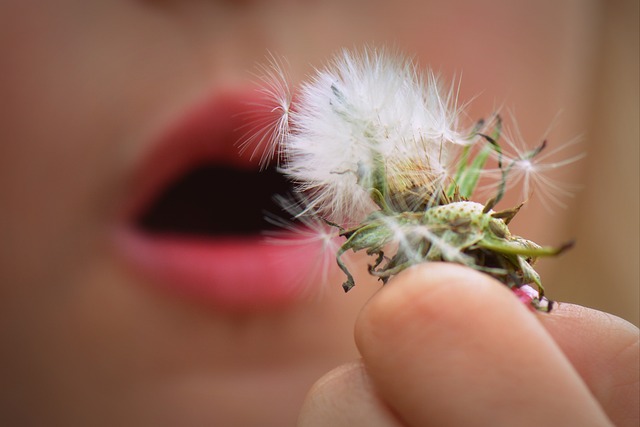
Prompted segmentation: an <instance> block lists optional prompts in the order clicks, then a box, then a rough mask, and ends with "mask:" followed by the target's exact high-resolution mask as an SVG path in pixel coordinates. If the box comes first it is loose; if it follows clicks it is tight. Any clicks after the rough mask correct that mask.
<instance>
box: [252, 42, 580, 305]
mask: <svg viewBox="0 0 640 427" xmlns="http://www.w3.org/2000/svg"><path fill="white" fill-rule="evenodd" d="M271 64H272V66H271V67H270V68H267V69H266V71H267V78H268V81H271V83H267V86H266V89H265V92H264V93H266V94H270V95H271V96H272V102H273V103H274V104H275V105H278V106H279V107H278V111H279V112H280V113H281V115H280V116H279V118H278V119H277V120H275V121H274V122H272V127H271V129H270V133H268V135H269V136H264V135H265V134H263V137H262V138H263V142H264V143H265V144H266V145H267V146H268V147H267V148H266V149H265V152H266V153H269V154H267V157H266V158H269V157H274V156H276V155H277V156H278V158H279V161H280V170H281V171H282V172H283V173H284V174H286V175H287V176H288V177H289V178H290V179H291V180H292V181H293V183H294V184H295V188H296V191H297V193H298V200H301V201H302V203H301V205H300V207H299V209H298V210H297V213H296V216H297V217H299V218H303V219H304V220H303V221H306V225H307V226H309V225H310V224H313V227H312V228H315V230H316V232H315V233H316V234H315V236H317V237H320V238H326V239H327V240H326V242H327V243H328V242H335V240H334V239H333V238H331V239H329V238H328V236H329V235H330V233H329V234H327V235H324V234H323V233H317V230H318V228H317V225H318V224H322V225H323V226H324V227H329V228H332V229H333V232H335V233H337V234H339V235H340V236H341V237H342V238H344V239H346V240H344V241H343V243H342V244H341V245H339V247H337V248H335V247H334V248H332V249H331V250H332V251H335V252H334V253H335V254H336V259H337V264H338V266H339V267H340V268H341V270H342V271H343V272H344V274H345V276H346V281H345V282H344V283H343V288H344V290H345V291H348V290H350V289H351V288H352V287H353V286H354V285H355V281H354V278H353V276H352V274H351V272H350V271H349V268H348V267H347V265H346V264H345V262H344V260H343V259H342V257H343V256H344V255H345V254H346V253H348V252H358V251H365V252H366V253H367V255H369V256H371V257H372V262H371V264H370V265H369V273H370V274H372V275H374V276H376V277H378V278H379V280H381V281H382V282H383V283H386V282H387V281H388V280H389V279H390V278H391V277H393V276H394V275H396V274H398V273H400V272H401V271H403V270H404V269H406V268H408V267H410V266H412V265H415V264H417V263H420V262H429V261H446V262H454V263H458V264H463V265H466V266H469V267H471V268H474V269H476V270H479V271H482V272H484V273H487V274H489V275H491V276H492V277H494V278H496V279H498V280H499V281H501V282H502V283H504V284H505V285H507V286H508V287H510V288H511V289H513V290H514V291H518V293H517V295H519V296H522V295H529V294H528V293H526V292H525V290H527V289H529V288H530V287H531V286H530V285H533V286H535V287H536V288H537V290H538V291H537V292H538V296H537V297H535V298H534V297H527V298H526V301H525V302H526V303H527V304H528V305H529V306H531V307H533V308H535V309H538V310H543V311H548V310H549V309H550V308H551V305H550V304H548V301H547V300H546V299H545V298H544V289H543V288H542V283H541V281H540V277H539V276H538V274H537V273H536V271H535V270H534V269H533V264H534V263H535V261H536V259H537V258H538V257H541V256H553V255H557V254H559V253H560V252H562V251H564V250H565V249H567V248H568V247H569V246H570V245H569V244H566V245H562V246H560V247H557V248H554V247H541V246H539V245H537V244H535V243H534V242H531V241H529V240H526V239H524V238H521V237H518V236H514V235H512V234H511V232H510V231H509V228H508V224H509V222H510V221H511V220H512V219H513V218H514V217H515V216H516V215H517V213H518V211H519V208H520V206H517V207H514V208H511V209H506V210H502V211H494V210H493V208H494V207H495V206H496V204H497V203H498V202H499V201H500V199H501V198H502V195H503V193H504V189H505V188H511V187H512V186H513V185H515V184H517V183H520V182H521V183H523V184H524V187H525V191H529V190H530V187H531V185H533V184H536V185H540V184H547V185H548V184H550V183H551V182H550V181H548V180H546V179H545V178H540V175H539V174H537V173H534V172H540V171H543V170H545V169H546V168H552V167H559V166H562V165H564V164H567V163H568V162H560V163H556V164H552V165H545V166H543V163H542V162H541V160H543V158H542V157H538V155H539V154H540V152H541V151H542V148H544V147H538V148H537V149H533V150H529V151H526V152H525V151H517V150H516V154H515V155H511V154H510V153H504V152H503V150H502V148H501V146H500V145H499V139H500V135H501V129H502V121H501V119H500V117H499V116H495V117H494V119H492V120H489V121H488V122H486V123H485V122H483V121H480V122H478V123H477V124H476V125H475V126H470V127H465V126H464V124H463V123H461V122H462V120H461V118H462V115H463V113H464V107H465V105H464V104H462V105H459V104H458V89H459V86H458V88H455V89H454V86H453V85H452V86H449V87H447V86H446V85H444V84H443V83H442V81H441V80H440V79H439V78H438V77H437V76H436V75H435V74H433V73H432V72H427V73H426V74H424V75H423V74H421V73H420V72H419V70H418V68H417V66H416V65H415V64H414V63H413V62H412V61H410V60H408V59H405V58H403V57H402V56H401V55H399V54H394V53H391V52H389V51H386V50H375V49H365V50H363V51H362V52H359V53H358V52H352V51H347V50H345V51H343V52H341V53H340V54H339V55H337V56H336V57H335V58H334V59H333V60H332V61H331V62H330V63H329V64H328V65H327V66H326V67H325V68H322V69H318V70H316V72H315V74H314V75H313V76H312V77H311V78H310V79H309V80H308V81H306V82H305V83H303V84H302V85H301V86H300V88H299V90H298V92H297V96H296V102H295V105H292V104H291V96H290V93H291V92H290V90H289V89H288V88H287V87H286V86H285V84H284V79H283V76H284V73H283V72H280V71H276V70H277V68H276V67H273V64H275V62H274V61H272V63H271ZM273 79H275V82H274V81H273ZM271 111H272V112H273V111H275V110H273V109H272V110H271ZM510 146H511V148H514V146H513V144H510ZM491 156H493V157H495V158H496V159H497V160H498V169H497V171H498V172H499V174H498V177H497V185H496V186H497V188H498V191H497V192H496V194H495V196H494V197H493V198H492V199H491V200H489V201H488V202H486V203H478V202H474V201H471V200H469V198H470V197H471V195H472V194H473V193H474V190H475V189H476V187H477V184H478V180H479V178H480V176H481V175H482V174H483V173H485V172H484V167H485V163H486V162H487V160H488V159H489V158H490V157H491ZM308 221H312V222H308ZM322 236H325V237H322ZM327 247H328V246H327ZM525 286H527V287H528V288H524V287H525ZM531 289H533V288H531ZM522 298H524V297H522Z"/></svg>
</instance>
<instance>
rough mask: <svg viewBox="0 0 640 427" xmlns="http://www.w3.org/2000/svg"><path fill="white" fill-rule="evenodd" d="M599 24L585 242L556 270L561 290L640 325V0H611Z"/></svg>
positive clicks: (580, 235) (580, 221) (583, 208)
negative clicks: (639, 205)
mask: <svg viewBox="0 0 640 427" xmlns="http://www.w3.org/2000/svg"><path fill="white" fill-rule="evenodd" d="M597 6H598V11H597V19H596V21H595V22H594V32H595V34H596V37H594V42H595V43H596V46H595V55H596V58H595V64H594V71H595V75H594V76H593V85H592V90H593V93H592V95H591V99H590V100H589V103H588V107H589V108H588V112H587V114H588V117H587V118H588V127H587V129H586V133H585V143H586V144H585V145H586V149H587V152H588V157H587V158H586V159H585V163H586V165H585V169H584V171H583V175H582V182H583V183H584V189H583V190H582V191H581V192H580V193H579V194H578V197H577V200H576V203H575V204H574V205H573V206H572V209H573V211H575V213H576V214H575V216H574V220H572V221H569V222H568V223H567V225H566V227H567V230H568V231H569V233H570V234H571V235H574V236H576V238H577V241H578V245H577V246H576V248H575V249H574V250H573V251H571V253H569V254H567V255H566V257H565V258H564V259H563V261H562V263H561V265H560V264H558V265H555V266H554V269H553V285H552V289H553V294H554V296H555V297H556V298H558V299H560V300H566V301H572V302H577V303H580V304H584V305H587V306H591V307H597V308H599V309H601V310H605V311H609V312H611V313H615V314H617V315H619V316H621V317H623V318H625V319H627V320H629V321H631V322H633V323H634V324H635V325H638V315H639V314H638V306H639V299H640V297H639V293H638V289H639V287H640V286H639V283H640V277H639V273H638V272H639V269H640V267H639V264H640V255H639V251H638V245H639V243H638V242H639V240H640V235H639V226H638V224H639V222H640V215H639V212H638V199H639V194H640V189H639V184H638V183H639V182H640V176H639V158H640V154H639V150H638V146H639V144H640V132H639V121H640V109H639V107H638V105H639V83H638V82H639V69H638V54H639V53H638V52H639V51H640V46H639V42H638V40H639V30H638V22H639V11H638V1H637V0H612V1H603V2H601V3H600V4H598V5H597Z"/></svg>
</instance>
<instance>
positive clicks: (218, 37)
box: [0, 0, 638, 426]
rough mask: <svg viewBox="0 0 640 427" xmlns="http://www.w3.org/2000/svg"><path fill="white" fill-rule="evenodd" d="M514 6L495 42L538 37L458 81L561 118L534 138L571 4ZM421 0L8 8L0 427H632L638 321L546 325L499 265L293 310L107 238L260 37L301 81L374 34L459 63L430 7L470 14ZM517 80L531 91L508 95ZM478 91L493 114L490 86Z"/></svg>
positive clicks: (240, 73) (571, 317)
mask: <svg viewBox="0 0 640 427" xmlns="http://www.w3.org/2000/svg"><path fill="white" fill-rule="evenodd" d="M512 3H513V2H504V4H497V5H496V11H500V13H499V14H494V13H492V14H490V16H491V18H492V19H497V20H498V21H497V23H498V24H500V25H496V27H495V28H499V29H500V30H495V31H504V34H502V33H499V34H495V37H496V38H498V39H501V38H504V37H505V35H509V34H510V32H511V31H514V29H521V28H524V29H525V30H523V32H522V33H521V34H520V33H518V34H519V36H518V37H519V39H518V40H519V42H518V43H514V44H513V46H511V47H510V45H508V46H504V47H503V48H502V49H497V50H496V52H494V53H493V54H492V66H493V67H495V68H493V69H492V68H486V67H472V66H469V67H468V69H478V73H468V75H469V77H468V78H467V77H466V76H465V79H466V80H465V81H466V82H467V83H468V85H467V86H466V87H467V89H466V90H468V91H469V92H470V94H475V93H479V92H480V91H483V90H484V91H486V92H487V93H491V94H495V96H496V98H498V99H500V97H501V96H503V95H505V93H504V92H501V91H510V90H511V91H515V92H516V97H520V98H519V99H522V100H524V99H526V100H527V102H528V104H527V107H528V108H530V109H531V111H536V112H540V111H543V112H546V113H548V115H547V116H545V115H544V114H539V115H532V116H531V117H530V118H528V119H527V120H526V121H525V123H523V127H524V128H525V131H526V129H527V128H532V129H533V128H535V129H540V128H545V126H546V125H547V124H548V122H549V118H550V117H552V116H553V114H555V111H557V106H556V105H553V104H551V105H550V104H549V99H550V96H549V93H550V92H553V91H554V90H555V89H557V88H558V87H564V86H562V84H563V81H562V80H561V79H560V78H556V73H555V71H557V70H558V69H560V68H561V67H560V66H561V65H562V64H563V63H562V62H561V58H562V55H561V53H559V52H555V51H550V52H549V53H547V54H545V55H546V56H544V58H543V60H541V61H539V65H538V64H534V65H531V64H530V63H529V62H527V61H526V59H527V56H526V52H528V51H532V50H533V51H536V52H538V50H536V49H538V48H540V46H543V45H544V43H548V42H550V41H555V40H556V39H557V37H559V36H560V35H561V34H563V31H564V27H563V26H562V25H559V24H558V25H555V26H554V27H553V28H554V30H552V31H541V29H542V28H546V27H545V26H546V25H547V24H548V23H549V22H550V21H549V20H548V19H547V17H549V16H551V17H553V19H555V20H556V21H554V22H556V23H558V22H560V23H562V22H563V21H562V19H563V17H565V18H566V17H567V16H571V13H570V12H572V11H571V9H570V8H561V7H559V6H553V5H552V4H555V3H556V2H549V3H550V4H549V5H546V6H543V7H541V8H540V9H539V10H535V11H533V12H531V11H525V12H526V13H519V12H518V11H519V9H518V6H509V5H511V4H512ZM394 4H395V3H394ZM424 4H426V3H425V2H419V1H415V2H413V1H408V2H407V3H406V5H404V6H406V7H403V8H398V7H397V6H394V5H392V4H391V3H389V4H387V3H386V2H372V3H370V4H368V6H367V8H366V13H363V11H362V5H361V4H359V3H358V2H355V1H354V2H342V1H340V2H338V1H335V2H325V3H322V5H316V4H314V2H309V3H305V2H290V1H285V0H282V1H275V2H272V3H269V4H267V3H266V2H261V1H243V2H232V1H224V2H223V1H220V2H216V1H204V0H193V1H170V0H164V1H161V0H158V1H150V0H149V1H143V0H139V1H134V0H115V1H106V0H105V1H99V0H95V1H89V2H88V1H86V0H58V1H44V0H42V1H37V0H30V1H17V0H16V1H4V2H0V51H1V52H2V55H0V69H1V70H2V77H1V78H0V93H2V98H3V102H2V103H1V106H0V109H1V110H2V111H1V113H2V114H0V141H1V143H0V206H2V209H0V236H1V238H0V294H1V295H2V297H1V298H0V339H1V341H2V346H1V347H0V376H1V377H2V379H3V387H2V394H1V395H0V424H3V425H26V426H28V425H49V426H57V425H61V426H62V425H64V426H67V425H94V426H100V425H105V426H111V425H235V426H254V425H262V426H282V425H292V424H294V423H295V422H296V419H298V417H300V418H299V420H300V424H302V425H314V423H315V425H340V422H342V423H345V422H349V421H350V420H347V419H346V418H344V417H352V418H354V419H356V418H357V419H356V420H355V421H353V422H352V423H350V424H349V425H357V424H356V422H360V423H361V424H362V425H376V424H375V423H377V424H378V425H425V424H426V425H428V423H431V424H432V425H443V420H444V421H446V424H447V425H457V424H456V423H458V424H460V425H462V424H464V423H466V422H467V421H468V420H469V419H473V420H479V421H483V422H485V421H486V422H487V423H491V424H493V425H495V422H494V421H496V420H497V421H499V422H501V423H503V424H505V425H524V424H523V420H527V419H530V420H537V421H542V422H544V423H545V424H546V425H571V424H573V425H576V423H577V425H590V424H589V423H591V424H593V425H606V423H607V421H606V418H605V414H606V416H608V417H609V418H610V419H611V420H613V421H614V422H616V423H618V424H619V425H625V424H628V425H633V422H634V419H633V417H634V416H635V417H637V402H638V399H637V387H638V386H637V381H638V379H637V366H638V360H637V329H634V328H633V327H631V326H629V325H628V324H627V323H625V322H623V321H621V320H619V319H617V318H614V317H612V316H609V315H605V314H602V313H598V312H594V311H590V310H587V309H582V308H580V307H576V306H570V305H561V306H560V308H559V309H558V311H557V312H555V313H553V314H551V315H550V316H545V317H536V316H534V315H533V314H531V313H529V312H528V311H527V310H526V309H525V308H524V307H522V306H521V305H519V303H518V302H517V301H516V299H515V298H513V297H512V296H511V295H510V294H509V293H508V292H507V291H506V290H504V289H503V288H501V287H500V286H496V285H495V283H493V282H492V281H490V280H489V279H488V278H486V277H484V276H481V275H477V274H475V273H473V272H472V271H468V270H465V269H461V268H452V267H443V266H428V267H427V269H430V270H423V269H422V268H420V269H416V270H412V271H409V272H406V274H405V275H403V276H401V277H399V278H398V280H396V281H395V283H394V285H393V286H389V287H386V288H385V289H383V290H382V292H379V293H377V294H376V295H375V296H374V297H373V298H372V299H370V300H369V298H370V297H371V295H372V294H374V293H375V291H376V290H377V289H378V288H379V287H378V285H376V284H374V283H373V282H372V281H370V280H369V281H368V280H367V279H366V278H365V277H356V280H357V282H358V287H356V288H355V289H354V290H353V291H352V292H350V293H349V295H348V296H346V297H345V295H344V294H343V292H342V290H341V289H340V287H339V285H336V286H333V287H327V288H326V289H323V290H322V295H321V296H317V297H314V298H307V299H304V300H301V301H299V302H298V303H297V304H294V305H292V306H288V307H285V308H280V309H271V310H255V311H250V312H245V313H229V312H225V311H223V310H216V309H214V308H212V307H210V306H208V305H207V304H202V303H200V302H198V301H192V300H187V299H182V298H176V297H175V296H174V295H169V294H165V293H162V292H157V289H156V287H155V286H154V285H153V284H152V283H146V282H147V281H148V280H149V279H145V278H142V277H140V276H137V275H134V274H132V272H130V271H129V270H128V269H127V268H125V266H124V265H123V263H122V262H121V260H120V259H119V257H118V255H117V254H116V253H114V250H113V247H112V245H111V235H110V230H111V226H112V224H113V222H114V221H115V219H114V218H115V217H116V212H117V211H118V209H119V208H120V207H121V204H122V202H123V200H124V198H125V195H126V189H127V184H128V182H129V180H130V179H131V175H132V174H133V170H132V169H133V164H134V159H135V158H136V157H137V156H138V154H139V153H140V152H142V151H144V149H145V148H146V146H147V144H148V143H149V140H150V137H149V136H150V135H152V134H153V133H154V131H156V130H157V129H158V128H160V127H162V126H163V125H164V124H165V123H166V120H167V118H168V117H171V116H172V115H174V114H175V113H176V112H179V111H182V110H183V109H184V108H185V106H188V105H191V104H192V103H193V102H194V100H196V99H198V98H199V97H200V96H201V94H202V93H204V92H210V91H212V90H213V91H216V90H221V89H223V88H227V87H229V86H233V85H239V84H243V83H242V82H243V81H245V80H247V78H248V77H247V76H248V73H247V70H250V69H253V67H254V65H255V63H256V62H257V61H260V60H262V59H263V58H264V55H265V52H266V50H267V49H271V50H273V51H275V52H281V53H283V54H286V56H287V57H288V58H289V59H290V60H291V62H292V76H293V79H298V78H300V76H301V75H302V74H303V73H304V72H306V71H308V70H309V66H308V64H310V63H311V64H320V63H321V62H322V61H323V60H324V59H325V58H326V57H327V56H328V55H330V54H331V53H332V52H334V51H335V50H336V49H338V48H340V47H343V46H345V45H346V46H353V45H357V44H359V43H364V42H372V41H373V42H379V43H383V42H390V41H391V42H394V41H396V42H397V43H398V44H399V45H400V46H402V47H403V48H406V50H407V51H409V52H416V54H417V57H418V59H419V60H420V61H422V62H423V63H426V62H428V60H430V58H436V62H435V63H436V64H437V63H438V62H437V61H442V63H443V64H449V65H448V66H446V67H445V69H444V71H447V72H449V71H452V72H453V71H455V70H456V69H458V68H456V67H458V65H459V64H460V63H459V62H457V60H456V58H453V56H454V55H453V54H450V53H448V51H447V52H446V53H442V52H440V50H441V46H442V44H441V42H440V41H439V40H436V39H441V38H427V40H425V37H424V28H425V26H424V17H425V16H431V14H434V13H435V12H438V13H443V14H444V16H448V17H449V18H450V19H453V18H454V17H457V16H458V15H457V11H456V9H455V8H449V9H447V7H446V6H443V8H444V9H437V8H436V9H429V10H427V9H422V8H423V7H426V6H423V5H424ZM433 7H435V6H433ZM465 7H467V8H470V13H469V15H468V17H466V18H461V20H460V21H461V22H460V23H461V24H462V27H464V28H465V29H466V30H467V31H468V32H469V33H470V34H474V35H477V34H482V33H484V32H485V31H486V30H487V26H486V25H485V22H483V20H479V19H476V17H477V14H478V13H486V11H485V10H484V6H483V8H482V10H475V9H473V6H471V5H466V6H465ZM417 12H421V13H417ZM391 13H393V14H395V15H393V16H395V17H396V19H394V20H392V22H389V19H388V18H389V16H391V15H390V14H391ZM465 16H466V15H465ZM534 17H537V18H536V19H533V18H534ZM542 18H544V19H542ZM518 19H519V20H520V21H518ZM553 19H552V21H553ZM445 22H446V20H439V19H436V20H434V21H433V26H432V27H430V28H431V29H432V30H433V31H435V32H436V33H438V34H448V35H449V36H451V39H450V43H451V46H452V47H455V49H452V51H453V52H455V55H459V56H460V57H463V58H471V57H475V56H476V55H477V53H478V52H480V51H481V49H483V48H484V47H486V45H487V44H490V43H489V42H488V41H487V40H486V39H485V40H484V41H483V40H482V39H479V38H477V37H475V36H474V37H473V38H472V39H469V38H468V37H462V33H461V32H460V31H458V29H456V28H453V27H451V26H449V25H447V24H445ZM531 22H533V23H534V24H531ZM327 23H331V25H329V26H328V25H327ZM535 23H538V24H535ZM536 25H539V27H536ZM329 27H330V28H331V30H330V31H328V30H327V28H329ZM529 33H530V34H533V35H529V36H527V35H526V34H529ZM456 37H458V38H456ZM485 42H486V43H485ZM476 43H478V44H477V45H476ZM456 46H457V47H456ZM447 58H448V59H447ZM447 61H448V62H447ZM452 64H453V65H452ZM467 65H469V64H467ZM447 67H449V68H447ZM462 67H463V68H464V64H463V65H462ZM536 67H537V68H536ZM485 68H486V69H485ZM495 70H500V73H503V74H500V73H497V74H496V72H495ZM519 73H521V74H519ZM527 73H531V76H538V77H539V78H540V79H542V80H543V81H544V84H541V85H542V86H537V87H536V86H535V85H534V84H531V81H534V80H535V79H534V78H533V77H531V78H528V77H526V76H528V75H529V74H527ZM472 74H473V75H472ZM513 75H521V76H523V77H522V81H523V82H525V83H526V84H525V83H522V84H520V85H513V86H510V87H508V88H505V79H504V78H503V77H504V76H513ZM492 76H498V77H499V78H498V77H496V78H494V79H492ZM501 76H502V77H501ZM540 87H543V88H545V89H544V90H541V89H540ZM476 105H478V107H477V108H478V109H479V110H482V114H485V113H486V111H490V110H491V107H492V105H493V101H492V100H491V99H489V100H485V101H483V102H481V103H479V104H476ZM474 108H475V107H474ZM470 114H471V115H472V116H476V115H477V116H479V115H480V114H481V113H480V112H478V114H476V112H475V111H472V112H470ZM559 222H560V223H561V221H559ZM532 227H533V228H534V229H536V227H537V226H536V225H535V223H533V222H532ZM540 228H543V227H540ZM540 228H539V229H540ZM544 229H545V230H547V232H548V233H551V235H554V233H555V232H556V231H557V230H555V229H553V227H544ZM543 240H544V239H543ZM547 240H550V239H547ZM427 273H428V274H427ZM309 280H310V281H314V280H316V279H315V277H313V276H312V277H310V278H309ZM341 280H342V277H341V276H339V277H338V276H336V279H335V280H334V281H333V282H335V283H340V281H341ZM333 282H332V283H333ZM442 283H446V284H447V286H439V284H442ZM472 285H473V286H472ZM470 286H472V289H469V287H470ZM367 300H369V302H368V303H367V304H366V305H365V308H364V310H363V311H361V310H362V307H363V305H364V304H365V302H366V301H367ZM456 307H457V309H453V308H456ZM498 307H499V308H498ZM463 314H464V317H463V316H462V315H463ZM354 325H355V326H356V328H355V331H356V332H355V333H356V336H355V341H354V339H353V327H354ZM505 325H508V327H506V326H505ZM585 325H588V327H585ZM541 326H542V327H541ZM577 331H579V332H580V333H576V332H577ZM507 338H508V339H507ZM356 344H357V345H356ZM634 345H635V346H636V347H635V348H634V347H633V346H634ZM463 350H464V351H463ZM353 360H356V362H351V363H349V361H353ZM452 360H455V364H453V363H452ZM345 364H347V365H345ZM339 366H340V368H338V371H332V369H334V368H336V367H339ZM482 367H494V369H491V370H483V369H481V368H482ZM525 367H526V369H525ZM330 371H332V373H330V374H328V375H329V376H328V377H325V378H324V379H322V380H320V382H318V383H317V385H316V386H315V387H313V389H312V391H311V392H310V394H309V395H308V397H307V400H306V402H305V401H304V396H305V395H306V394H307V392H308V390H309V389H310V388H311V387H312V385H313V383H314V382H316V381H317V380H318V378H321V377H322V376H323V375H324V374H326V373H327V372H330ZM442 372H447V373H448V374H447V375H446V376H444V375H442ZM450 374H451V375H450ZM469 379H472V380H469ZM516 379H517V384H518V387H517V388H514V387H513V384H514V381H515V380H516ZM488 385H491V386H490V387H489V386H488ZM374 390H375V391H374ZM634 393H635V394H634ZM524 396H526V398H527V407H526V408H527V412H526V415H525V414H524V409H525V408H524V407H523V399H524ZM634 396H635V397H634ZM632 398H633V399H632ZM558 402H563V404H564V403H565V402H566V404H567V405H568V406H563V405H559V404H558ZM347 403H348V405H347ZM550 403H552V404H550ZM344 405H347V407H345V406H344ZM634 405H636V406H635V407H634ZM300 408H302V410H301V409H300ZM461 408H462V409H464V410H462V409H461ZM474 414H475V416H476V418H471V417H473V416H474ZM532 414H533V415H532ZM530 416H533V417H534V418H529V417H530ZM336 417H342V418H340V419H336ZM367 417H369V418H367ZM369 421H370V422H369ZM569 421H571V422H569ZM574 421H575V422H574ZM583 421H584V424H582V422H583ZM385 423H386V424H385ZM595 423H599V424H595ZM344 425H347V424H344ZM465 425H468V424H465Z"/></svg>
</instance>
